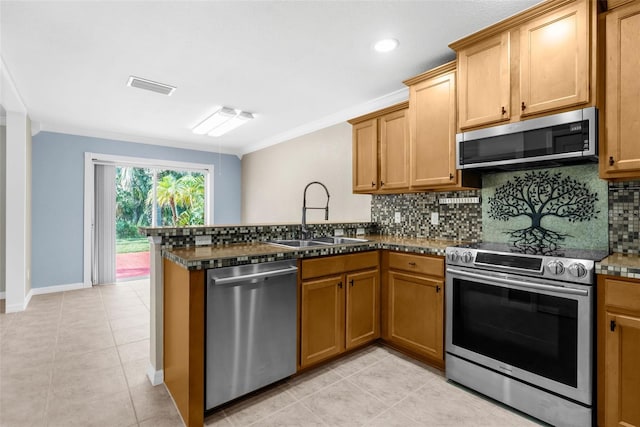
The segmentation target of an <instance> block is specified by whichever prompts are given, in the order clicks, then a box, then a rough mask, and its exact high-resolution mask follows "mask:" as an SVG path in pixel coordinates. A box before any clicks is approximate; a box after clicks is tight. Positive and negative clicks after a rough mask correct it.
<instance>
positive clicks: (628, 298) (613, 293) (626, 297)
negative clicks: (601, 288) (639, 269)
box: [604, 279, 640, 312]
mask: <svg viewBox="0 0 640 427" xmlns="http://www.w3.org/2000/svg"><path fill="white" fill-rule="evenodd" d="M605 288H606V289H605V292H604V295H605V298H604V303H605V305H607V306H615V307H619V308H624V309H627V310H632V311H637V312H640V283H636V282H627V281H624V280H615V279H606V280H605Z"/></svg>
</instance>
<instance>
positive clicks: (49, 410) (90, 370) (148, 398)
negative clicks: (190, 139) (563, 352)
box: [0, 281, 537, 427]
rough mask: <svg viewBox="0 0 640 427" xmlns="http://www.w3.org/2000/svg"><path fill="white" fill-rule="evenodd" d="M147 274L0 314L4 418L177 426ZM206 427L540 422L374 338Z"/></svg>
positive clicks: (9, 423)
mask: <svg viewBox="0 0 640 427" xmlns="http://www.w3.org/2000/svg"><path fill="white" fill-rule="evenodd" d="M148 361H149V282H148V281H132V282H124V283H121V284H118V285H108V286H99V287H94V288H91V289H84V290H78V291H71V292H64V293H59V294H49V295H39V296H35V297H33V299H32V300H31V303H30V304H29V307H28V309H27V310H26V311H24V312H21V313H12V314H0V427H22V426H52V427H53V426H61V427H62V426H65V427H67V426H82V427H85V426H87V427H88V426H96V427H111V426H114V427H116V426H123V427H128V426H140V427H174V426H176V427H178V426H182V425H183V424H182V421H181V420H180V417H179V416H178V414H177V412H176V409H175V406H174V404H173V402H172V400H171V398H170V396H169V395H168V393H167V391H166V389H165V388H164V386H157V387H152V386H151V385H150V384H149V382H148V380H147V378H146V375H145V372H146V369H147V366H148ZM205 423H206V425H207V426H213V425H215V426H248V425H254V426H358V425H368V426H385V427H387V426H388V427H393V426H403V427H405V426H407V427H410V426H487V427H488V426H493V427H503V426H504V427H512V426H513V427H516V426H518V427H520V426H535V425H537V424H536V423H534V422H532V421H531V420H530V419H528V418H524V417H522V416H520V415H518V414H517V413H515V412H512V411H510V410H508V409H506V408H504V407H502V406H500V405H496V404H494V403H492V402H490V401H488V400H485V399H483V398H481V397H479V396H478V395H476V394H474V393H470V392H468V391H467V390H464V389H462V388H460V387H457V386H455V385H452V384H450V383H447V382H446V380H445V379H444V377H443V376H442V374H441V373H440V372H439V371H437V370H434V369H431V368H429V367H428V366H426V365H423V364H421V363H418V362H415V361H412V360H410V359H408V358H406V357H405V356H403V355H401V354H399V353H396V352H395V351H393V350H390V349H387V348H385V347H381V346H371V347H368V348H366V349H363V350H361V351H359V352H357V353H354V354H352V355H350V356H347V357H346V358H343V359H340V360H338V361H335V362H333V363H331V364H329V365H326V366H323V367H320V368H318V369H315V370H313V371H311V372H308V373H305V374H303V375H300V376H298V377H294V378H291V379H289V380H287V381H284V382H282V383H279V384H278V385H276V386H274V387H271V388H269V389H267V390H265V391H263V392H261V393H259V394H257V395H255V396H252V397H249V398H246V399H243V400H241V401H238V402H236V403H234V404H233V405H231V406H228V407H226V408H224V409H222V410H219V411H217V412H215V413H214V414H212V415H211V416H209V417H207V418H206V420H205Z"/></svg>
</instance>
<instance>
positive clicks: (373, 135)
mask: <svg viewBox="0 0 640 427" xmlns="http://www.w3.org/2000/svg"><path fill="white" fill-rule="evenodd" d="M377 183H378V120H377V119H371V120H367V121H365V122H362V123H357V124H355V125H353V192H354V193H370V192H371V191H373V190H376V189H377V188H378V184H377Z"/></svg>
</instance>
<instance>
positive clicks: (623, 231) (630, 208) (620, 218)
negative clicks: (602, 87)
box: [609, 181, 640, 254]
mask: <svg viewBox="0 0 640 427" xmlns="http://www.w3.org/2000/svg"><path fill="white" fill-rule="evenodd" d="M639 209H640V181H626V182H610V183H609V249H610V250H611V251H612V252H620V253H626V254H639V253H640V235H639V234H640V213H639Z"/></svg>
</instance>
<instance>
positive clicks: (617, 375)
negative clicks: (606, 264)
mask: <svg viewBox="0 0 640 427" xmlns="http://www.w3.org/2000/svg"><path fill="white" fill-rule="evenodd" d="M598 290H599V292H600V294H599V295H598V343H599V361H598V376H599V378H598V381H599V384H601V386H599V390H598V402H599V408H600V410H599V411H598V421H599V423H598V424H599V425H600V426H601V427H602V426H605V427H640V280H632V279H621V278H618V277H612V276H601V277H599V279H598ZM603 291H604V292H603Z"/></svg>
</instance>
